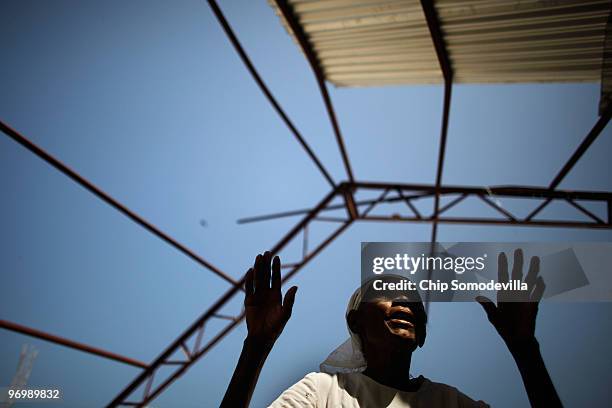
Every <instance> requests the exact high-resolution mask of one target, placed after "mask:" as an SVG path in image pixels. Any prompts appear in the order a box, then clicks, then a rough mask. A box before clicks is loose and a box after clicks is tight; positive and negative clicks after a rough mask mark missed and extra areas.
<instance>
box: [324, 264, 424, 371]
mask: <svg viewBox="0 0 612 408" xmlns="http://www.w3.org/2000/svg"><path fill="white" fill-rule="evenodd" d="M390 276H393V275H388V277H390ZM374 279H376V277H374V278H371V279H369V280H368V281H366V282H365V283H364V284H363V285H361V286H360V287H359V288H357V290H356V291H355V292H354V293H353V295H352V296H351V298H350V299H349V302H348V306H347V308H346V314H345V316H344V317H345V321H346V327H347V329H348V332H349V335H350V337H349V338H348V339H347V340H346V341H345V342H344V343H342V344H341V345H339V346H338V347H336V349H335V350H334V351H332V352H331V353H330V354H329V356H327V358H326V359H325V361H323V362H322V363H321V364H320V365H319V369H320V370H321V372H323V373H328V374H336V373H354V372H361V371H364V370H365V369H366V366H367V362H366V359H365V357H364V355H363V352H362V351H361V339H360V338H359V335H358V334H357V333H355V332H353V331H352V330H351V328H350V327H349V325H348V315H349V313H350V312H351V311H352V310H357V309H358V308H359V304H360V303H361V301H362V300H363V296H364V295H365V293H366V292H367V289H368V287H369V286H370V284H371V282H372V281H373V280H374ZM416 295H417V297H418V300H419V301H421V298H420V296H419V295H418V292H416ZM423 311H424V309H423ZM421 345H422V343H421Z"/></svg>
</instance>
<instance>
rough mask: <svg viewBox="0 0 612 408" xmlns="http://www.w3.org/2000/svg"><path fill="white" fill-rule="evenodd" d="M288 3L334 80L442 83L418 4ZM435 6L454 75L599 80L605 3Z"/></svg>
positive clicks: (482, 0)
mask: <svg viewBox="0 0 612 408" xmlns="http://www.w3.org/2000/svg"><path fill="white" fill-rule="evenodd" d="M270 3H271V4H272V5H273V7H274V8H275V9H276V7H275V6H274V2H273V1H272V0H270ZM289 3H290V4H291V5H292V7H293V10H294V12H295V13H296V15H297V17H298V19H299V21H300V24H301V25H302V27H303V29H304V32H305V33H306V34H307V35H308V36H309V40H310V42H311V45H312V47H313V49H314V51H315V53H316V55H317V58H318V60H319V63H320V64H321V67H322V69H323V71H324V73H325V76H326V79H327V80H328V81H330V82H332V83H333V84H335V85H336V86H381V85H399V84H423V83H441V82H442V80H443V78H442V74H441V72H440V69H439V64H438V60H437V57H436V54H435V50H434V47H433V43H432V41H431V38H430V35H429V29H428V27H427V22H426V20H425V16H424V14H423V11H422V8H421V5H420V2H419V1H417V0H290V1H289ZM435 6H436V9H437V11H438V15H439V18H440V22H441V29H442V31H443V33H444V36H445V40H446V43H447V47H448V52H449V56H450V59H451V63H452V64H453V68H454V71H455V82H463V83H488V82H493V83H506V82H583V81H599V80H600V77H601V64H602V50H603V40H604V33H605V24H606V20H607V18H608V14H609V12H610V3H609V1H607V0H591V1H588V0H586V1H581V0H558V1H541V0H523V1H497V0H438V1H436V3H435ZM276 12H277V14H278V15H279V16H280V12H279V11H278V10H276ZM280 18H281V21H283V24H284V25H285V27H288V26H287V24H286V22H285V21H284V19H283V18H282V16H281V17H280ZM288 31H289V32H290V33H291V30H289V29H288ZM291 35H293V33H291Z"/></svg>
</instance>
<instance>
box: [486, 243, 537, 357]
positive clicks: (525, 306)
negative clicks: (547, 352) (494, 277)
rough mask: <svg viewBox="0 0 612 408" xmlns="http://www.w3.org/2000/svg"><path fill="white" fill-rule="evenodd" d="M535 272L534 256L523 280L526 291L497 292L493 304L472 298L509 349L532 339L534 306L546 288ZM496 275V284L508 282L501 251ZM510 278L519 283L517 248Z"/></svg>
mask: <svg viewBox="0 0 612 408" xmlns="http://www.w3.org/2000/svg"><path fill="white" fill-rule="evenodd" d="M539 271H540V258H538V257H537V256H534V257H532V258H531V262H530V263H529V272H527V276H525V280H524V282H525V283H526V284H527V288H528V289H527V290H526V291H510V290H507V291H505V290H502V291H499V292H498V293H497V305H495V303H493V302H492V301H491V300H490V299H488V298H486V297H484V296H478V297H477V298H476V300H477V301H478V303H480V304H481V305H482V307H483V308H484V310H485V312H486V313H487V317H488V318H489V321H490V322H491V324H493V326H494V327H495V329H496V330H497V332H498V333H499V335H500V336H501V338H502V339H503V340H504V341H505V342H506V345H507V346H508V347H509V348H510V349H512V348H513V347H515V346H519V345H520V344H524V343H525V342H528V341H531V340H533V339H535V324H536V316H537V314H538V304H539V301H540V299H541V298H542V295H543V294H544V289H545V288H546V285H545V284H544V280H542V277H541V276H538V272H539ZM498 275H499V282H508V280H509V277H508V259H507V258H506V254H505V253H503V252H502V253H500V254H499V257H498ZM510 278H511V279H512V280H515V279H518V280H521V281H522V280H523V251H522V250H521V249H520V248H519V249H517V250H516V251H514V263H513V265H512V275H511V277H510Z"/></svg>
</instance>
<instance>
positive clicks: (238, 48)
mask: <svg viewBox="0 0 612 408" xmlns="http://www.w3.org/2000/svg"><path fill="white" fill-rule="evenodd" d="M208 4H209V6H210V8H211V9H212V11H213V13H214V14H215V17H217V20H218V21H219V24H221V27H222V28H223V31H225V34H226V35H227V37H228V38H229V40H230V42H231V43H232V45H233V46H234V49H236V52H238V55H239V56H240V59H241V60H242V62H243V63H244V65H245V66H246V68H247V70H248V71H249V73H250V74H251V76H252V77H253V79H254V80H255V82H256V83H257V85H258V86H259V89H261V91H262V92H263V94H264V95H265V96H266V98H267V99H268V101H269V102H270V104H271V105H272V107H273V108H274V110H275V111H276V113H278V115H279V116H280V117H281V119H282V120H283V122H284V123H285V125H287V127H288V128H289V130H290V131H291V133H292V134H293V136H295V138H296V139H297V141H298V143H299V144H300V145H301V146H302V148H303V149H304V150H305V151H306V154H308V157H310V159H311V160H312V161H313V162H314V164H315V166H317V168H318V169H319V171H320V172H321V174H322V175H323V177H325V179H326V180H327V182H328V183H329V184H330V186H331V187H332V188H334V187H336V183H335V182H334V179H333V178H332V177H331V176H330V174H329V173H328V171H327V170H326V169H325V167H324V166H323V163H321V161H320V160H319V158H318V157H317V156H316V154H315V153H314V151H313V150H312V149H311V148H310V146H309V145H308V143H306V140H305V139H304V138H303V137H302V135H301V134H300V132H299V131H298V130H297V128H296V127H295V125H294V124H293V122H292V121H291V119H289V116H287V114H286V113H285V111H284V110H283V108H282V107H281V106H280V104H279V103H278V101H277V100H276V98H275V97H274V95H272V92H271V91H270V89H269V88H268V86H267V85H266V83H265V82H264V80H263V79H262V78H261V76H260V75H259V73H258V72H257V70H256V69H255V66H254V65H253V63H252V62H251V59H250V58H249V56H248V54H247V53H246V51H245V50H244V48H243V47H242V44H240V41H239V40H238V37H236V34H235V33H234V30H232V27H231V26H230V24H229V22H228V21H227V19H226V18H225V16H224V15H223V12H222V11H221V8H220V7H219V5H218V4H217V2H216V1H215V0H208Z"/></svg>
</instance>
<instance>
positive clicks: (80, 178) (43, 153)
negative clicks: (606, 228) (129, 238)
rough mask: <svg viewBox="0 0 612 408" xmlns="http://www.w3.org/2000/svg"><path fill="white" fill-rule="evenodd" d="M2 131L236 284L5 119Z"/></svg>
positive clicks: (129, 216) (145, 226)
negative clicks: (18, 130) (8, 123)
mask: <svg viewBox="0 0 612 408" xmlns="http://www.w3.org/2000/svg"><path fill="white" fill-rule="evenodd" d="M0 131H2V132H3V133H4V134H5V135H7V136H8V137H10V138H11V139H13V140H14V141H16V142H17V143H19V144H20V145H22V146H23V147H25V148H26V149H28V150H29V151H30V152H32V153H34V154H35V155H36V156H38V157H40V158H41V159H43V160H44V161H46V162H47V163H49V164H50V165H51V166H53V167H55V168H56V169H57V170H59V171H60V172H62V173H64V174H65V175H66V176H68V177H70V178H71V179H72V180H74V181H75V182H77V184H79V185H81V186H82V187H83V188H85V189H86V190H88V191H90V192H91V193H93V194H94V195H95V196H96V197H98V198H100V199H101V200H102V201H104V202H106V203H107V204H109V205H110V206H111V207H113V208H115V209H116V210H118V211H119V212H120V213H122V214H124V215H125V216H127V217H128V218H129V219H131V220H132V221H134V222H135V223H136V224H138V225H140V226H141V227H143V228H144V229H146V230H147V231H149V232H151V233H153V235H156V236H157V237H158V238H160V239H161V240H163V241H165V242H166V243H168V244H170V245H171V246H173V247H174V248H175V249H178V250H179V251H180V252H182V253H183V254H185V255H187V256H188V257H189V258H191V259H193V260H194V261H196V262H197V263H199V264H200V265H202V266H203V267H205V268H206V269H208V270H209V271H211V272H212V273H214V274H215V275H217V276H219V277H221V278H222V279H224V280H225V281H227V282H229V283H230V284H232V285H235V284H236V281H235V280H234V279H232V278H231V277H230V276H229V275H227V274H226V273H225V272H223V271H222V270H221V269H219V268H217V267H216V266H214V265H213V264H211V263H210V262H208V261H207V260H205V259H204V258H202V257H201V256H199V255H197V254H196V253H195V252H193V251H192V250H191V249H189V248H187V247H186V246H185V245H183V244H181V243H180V242H178V241H177V240H176V239H174V238H172V237H171V236H170V235H168V234H167V233H165V232H163V231H162V230H161V229H159V228H158V227H156V226H155V225H153V224H152V223H151V222H149V221H147V220H145V219H144V218H143V217H141V216H140V215H138V214H136V213H135V212H134V211H132V210H130V209H129V208H127V207H126V206H125V205H123V204H121V203H120V202H119V201H117V200H116V199H114V198H113V197H111V196H110V195H108V194H107V193H105V192H104V191H102V189H100V188H99V187H97V186H96V185H94V184H93V183H92V182H90V181H89V180H87V179H86V178H85V177H83V176H81V175H80V174H79V173H77V172H76V171H74V170H72V169H71V168H70V167H68V166H67V165H66V164H64V163H62V162H61V161H60V160H59V159H57V158H56V157H54V156H53V155H51V154H50V153H48V152H47V151H45V150H44V149H43V148H42V147H40V146H38V145H37V144H35V143H34V142H32V141H31V140H29V139H28V138H26V137H25V136H23V135H22V134H20V133H19V132H17V131H16V130H14V129H12V128H11V127H10V126H8V125H7V124H6V123H4V122H3V121H0Z"/></svg>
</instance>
